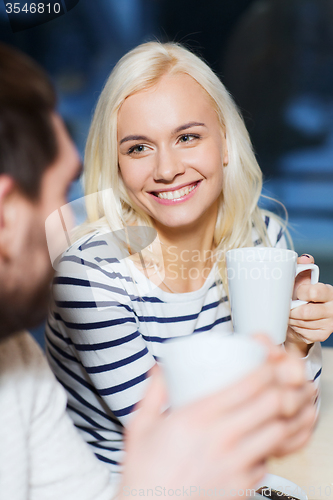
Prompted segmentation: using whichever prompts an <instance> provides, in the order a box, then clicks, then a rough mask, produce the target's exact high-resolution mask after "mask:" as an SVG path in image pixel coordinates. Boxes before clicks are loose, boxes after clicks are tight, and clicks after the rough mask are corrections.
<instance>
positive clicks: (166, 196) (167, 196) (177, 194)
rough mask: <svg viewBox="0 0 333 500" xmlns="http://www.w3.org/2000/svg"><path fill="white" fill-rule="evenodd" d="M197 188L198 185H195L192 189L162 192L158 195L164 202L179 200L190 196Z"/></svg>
mask: <svg viewBox="0 0 333 500" xmlns="http://www.w3.org/2000/svg"><path fill="white" fill-rule="evenodd" d="M195 187H196V184H193V185H192V186H191V187H185V188H183V189H178V190H177V191H162V193H157V196H158V198H162V199H163V200H177V199H178V198H182V197H183V196H186V195H188V194H189V193H190V192H191V191H193V189H194V188H195Z"/></svg>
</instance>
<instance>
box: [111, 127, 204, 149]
mask: <svg viewBox="0 0 333 500" xmlns="http://www.w3.org/2000/svg"><path fill="white" fill-rule="evenodd" d="M191 127H206V125H205V124H204V123H201V122H189V123H185V124H184V125H180V127H177V128H176V129H175V130H173V132H172V133H173V134H178V132H181V131H182V130H186V129H188V128H191ZM128 141H147V142H151V139H149V137H147V136H145V135H127V136H126V137H124V138H123V139H121V141H120V142H119V145H121V144H123V143H124V142H128Z"/></svg>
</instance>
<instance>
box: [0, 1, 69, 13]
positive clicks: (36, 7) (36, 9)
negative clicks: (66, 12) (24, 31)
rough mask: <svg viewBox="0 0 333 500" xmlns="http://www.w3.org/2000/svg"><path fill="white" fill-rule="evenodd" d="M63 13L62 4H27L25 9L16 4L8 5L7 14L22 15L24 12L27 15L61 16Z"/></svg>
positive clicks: (24, 6) (18, 3)
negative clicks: (61, 12)
mask: <svg viewBox="0 0 333 500" xmlns="http://www.w3.org/2000/svg"><path fill="white" fill-rule="evenodd" d="M60 11H61V6H60V3H55V4H51V3H48V4H44V3H31V4H27V3H25V4H24V5H23V7H21V3H20V2H15V3H6V12H7V14H20V13H21V12H24V13H25V14H44V13H46V14H51V13H52V14H53V13H54V14H59V13H60Z"/></svg>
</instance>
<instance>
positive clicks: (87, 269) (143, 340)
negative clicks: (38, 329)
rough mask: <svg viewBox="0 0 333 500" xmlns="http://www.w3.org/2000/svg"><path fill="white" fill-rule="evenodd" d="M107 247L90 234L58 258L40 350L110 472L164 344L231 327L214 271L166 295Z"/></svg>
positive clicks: (276, 234)
mask: <svg viewBox="0 0 333 500" xmlns="http://www.w3.org/2000/svg"><path fill="white" fill-rule="evenodd" d="M265 222H266V225H267V227H268V234H269V237H270V240H271V242H272V244H273V245H277V246H279V247H285V245H286V243H285V238H284V237H281V236H280V231H281V228H280V226H279V225H278V224H277V223H276V222H275V221H274V220H270V219H268V218H267V219H266V221H265ZM257 238H258V237H257V236H256V235H255V233H254V235H253V241H254V242H256V243H257V244H260V242H259V241H256V240H257ZM277 240H279V241H277ZM88 242H89V243H88ZM101 249H102V251H103V254H101ZM106 250H107V248H106V246H105V242H104V240H103V235H102V234H99V233H95V234H94V235H91V234H90V235H89V236H86V237H85V238H83V239H81V240H79V242H77V243H76V244H75V245H73V246H72V247H71V248H70V249H69V250H67V252H65V254H64V255H63V257H62V259H61V261H60V263H59V268H58V272H57V275H56V276H55V278H54V284H53V301H52V305H51V310H50V314H49V318H48V323H47V328H46V347H47V355H48V360H49V363H50V365H51V367H52V369H53V371H54V373H55V374H56V376H57V378H58V380H59V381H60V382H61V383H62V385H63V386H64V388H65V390H66V392H67V396H68V412H69V414H70V416H71V418H72V419H73V421H74V423H75V425H76V427H77V429H78V430H79V432H80V434H81V435H82V437H83V438H84V439H85V440H86V441H87V442H88V443H89V444H90V445H91V446H92V450H93V451H94V453H95V454H96V456H97V457H98V458H99V459H100V460H102V461H104V462H106V463H108V464H109V466H110V469H111V470H112V471H114V472H116V471H119V465H118V464H119V462H121V461H122V458H123V430H124V426H126V424H127V422H128V419H129V418H130V413H131V412H132V411H133V408H134V407H135V405H136V403H138V402H139V401H140V400H141V398H142V396H143V394H144V392H145V390H146V388H147V383H148V381H147V376H148V372H149V370H150V369H151V368H152V366H153V365H154V364H155V362H156V361H157V362H160V361H161V362H163V343H164V341H165V340H166V339H169V338H174V337H181V336H185V335H191V334H196V335H207V333H208V332H213V331H218V332H219V333H220V334H221V335H230V334H232V324H231V318H230V309H229V304H228V300H227V297H226V296H225V294H224V292H223V288H222V284H221V282H218V281H217V282H216V269H215V267H213V269H212V271H211V272H210V274H209V277H208V278H207V280H206V282H205V284H204V285H203V287H202V288H201V289H200V290H197V291H195V292H190V293H184V294H172V293H167V292H165V291H163V290H161V289H160V288H158V287H151V286H150V287H149V286H147V281H148V280H147V278H146V277H145V276H144V275H143V274H142V273H141V272H140V271H139V270H138V269H137V268H136V267H135V265H134V264H133V262H131V261H129V259H122V260H118V259H116V258H114V254H112V251H110V255H107V251H106ZM118 253H119V252H118ZM138 290H139V293H138ZM140 291H141V292H140ZM142 291H143V292H144V293H142ZM310 358H311V356H310ZM309 363H310V364H311V359H310V360H309ZM319 368H320V366H317V365H315V367H314V368H311V369H310V368H309V370H310V371H311V373H312V371H313V370H315V373H317V371H318V369H319ZM316 382H317V381H316Z"/></svg>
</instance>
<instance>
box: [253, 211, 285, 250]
mask: <svg viewBox="0 0 333 500" xmlns="http://www.w3.org/2000/svg"><path fill="white" fill-rule="evenodd" d="M261 217H262V221H263V223H264V224H263V229H264V233H265V236H266V238H267V239H268V242H269V244H270V246H272V247H275V246H285V247H286V246H287V243H286V224H285V222H284V221H283V220H282V219H280V218H279V217H278V216H276V215H275V214H273V213H270V212H267V211H263V212H262V213H261ZM261 233H262V231H260V230H258V228H257V227H254V228H253V233H252V238H253V242H254V245H256V246H257V245H262V244H263V238H262V234H261Z"/></svg>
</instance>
